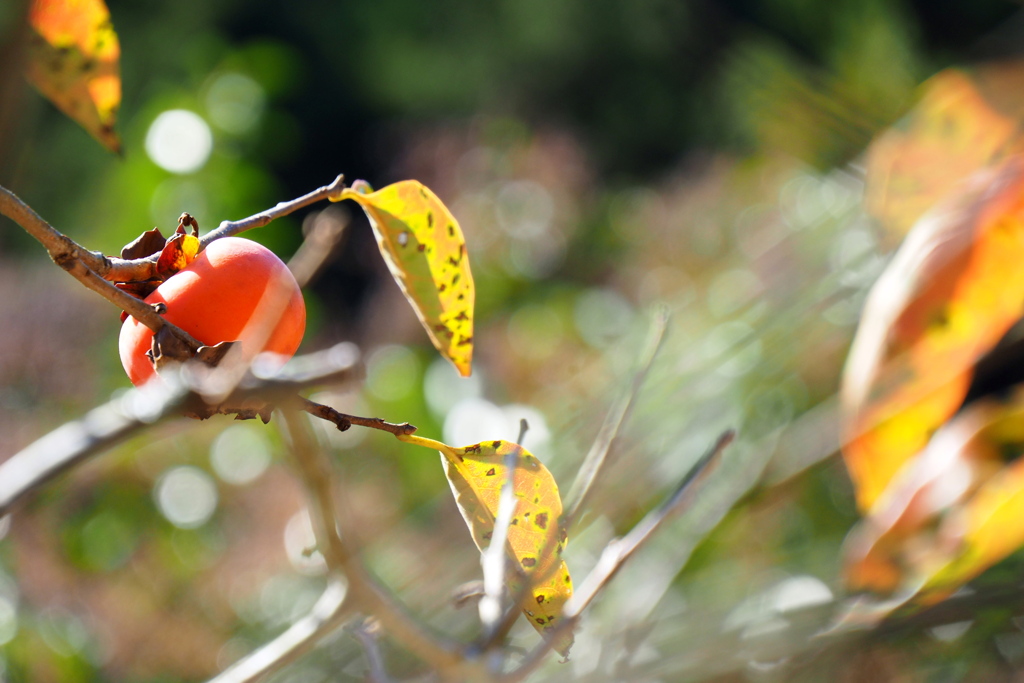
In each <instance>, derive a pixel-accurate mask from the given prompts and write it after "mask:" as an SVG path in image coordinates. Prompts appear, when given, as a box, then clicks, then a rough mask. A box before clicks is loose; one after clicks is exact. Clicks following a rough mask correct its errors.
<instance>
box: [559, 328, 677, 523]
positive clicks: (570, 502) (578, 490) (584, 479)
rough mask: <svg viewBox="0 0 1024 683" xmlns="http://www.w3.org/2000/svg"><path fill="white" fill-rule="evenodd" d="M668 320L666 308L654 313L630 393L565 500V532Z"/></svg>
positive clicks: (607, 419) (604, 427) (606, 422)
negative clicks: (644, 349)
mask: <svg viewBox="0 0 1024 683" xmlns="http://www.w3.org/2000/svg"><path fill="white" fill-rule="evenodd" d="M668 317H669V316H668V310H667V309H660V310H658V311H656V312H655V314H654V319H653V320H652V321H651V331H650V336H649V339H648V342H647V347H646V351H645V352H644V354H643V355H642V356H641V360H640V365H639V367H638V369H637V371H636V373H635V374H634V375H633V381H632V382H631V383H630V386H629V390H628V391H627V392H626V393H625V394H623V396H622V397H621V398H620V399H619V400H618V402H617V403H616V404H615V406H614V407H613V408H612V409H611V410H610V411H608V415H607V417H605V419H604V423H603V424H602V425H601V431H599V432H598V434H597V438H596V439H594V445H593V446H591V448H590V452H588V453H587V457H586V458H584V460H583V464H582V465H581V466H580V469H579V471H578V472H577V474H576V479H575V480H574V481H573V483H572V486H571V487H570V488H569V493H568V495H566V497H565V500H566V501H567V502H566V506H565V508H566V511H565V512H564V513H563V514H562V521H561V525H562V528H563V529H568V528H569V527H570V526H572V524H573V522H575V521H576V519H577V517H578V515H579V513H580V510H582V509H583V504H584V503H585V502H586V500H587V496H588V494H589V493H590V489H591V487H593V485H594V482H595V481H596V480H597V476H598V474H599V473H600V471H601V468H602V466H603V465H604V463H605V460H606V459H607V457H608V453H609V451H610V450H611V447H612V445H613V444H614V443H615V439H616V437H617V436H618V434H619V430H620V429H621V428H622V425H623V423H624V422H625V421H626V418H627V417H628V416H629V410H630V407H631V406H632V405H633V401H634V400H636V396H637V393H639V391H640V387H641V386H642V385H643V383H644V380H645V379H646V378H647V373H648V372H649V371H650V369H651V363H653V362H654V358H655V356H657V354H658V351H659V349H660V348H661V343H662V340H663V339H664V338H665V328H666V327H667V326H668Z"/></svg>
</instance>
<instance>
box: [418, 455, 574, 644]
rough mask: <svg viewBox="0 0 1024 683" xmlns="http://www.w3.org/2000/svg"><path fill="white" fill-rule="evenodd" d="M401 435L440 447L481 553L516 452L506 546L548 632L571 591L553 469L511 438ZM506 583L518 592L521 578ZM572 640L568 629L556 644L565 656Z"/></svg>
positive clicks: (529, 610)
mask: <svg viewBox="0 0 1024 683" xmlns="http://www.w3.org/2000/svg"><path fill="white" fill-rule="evenodd" d="M398 438H399V439H401V440H403V441H407V442H409V443H414V444H417V445H420V446H424V447H426V448H433V449H437V450H439V451H440V452H441V462H442V463H443V464H444V468H445V474H446V475H447V477H448V482H449V483H450V484H451V487H452V493H454V494H455V500H456V502H457V503H458V505H459V510H460V511H461V512H462V516H463V518H465V520H466V524H467V525H468V526H469V530H470V533H471V534H472V535H473V541H474V542H475V543H476V546H477V548H479V549H480V551H481V552H483V551H484V550H485V549H486V548H487V546H488V545H490V541H491V535H492V534H493V532H494V520H495V517H496V516H497V514H498V501H499V498H500V495H501V487H502V486H503V485H504V483H505V481H506V479H507V478H508V469H507V468H506V467H505V457H506V455H508V454H509V453H511V452H513V451H515V452H516V454H517V455H516V466H515V474H514V478H513V488H514V490H515V495H516V498H517V502H516V508H515V512H514V513H513V517H512V523H511V525H510V526H509V529H508V539H507V542H506V548H505V550H506V553H507V555H508V556H509V558H511V560H513V561H514V563H515V566H516V568H517V572H516V573H515V574H512V576H516V575H518V573H519V572H520V571H521V572H522V575H525V577H526V579H527V580H529V581H530V582H531V584H532V585H531V589H530V591H529V594H528V595H527V597H526V598H525V600H524V601H523V603H522V604H521V607H522V610H523V614H524V616H525V617H526V618H527V620H529V622H530V624H531V625H532V626H533V627H534V628H535V629H537V631H538V632H539V633H540V634H541V635H543V636H545V637H547V636H548V635H549V632H550V631H551V630H552V629H554V628H555V622H556V621H557V620H558V619H559V618H560V617H561V614H562V607H563V606H564V605H565V602H566V601H567V600H568V599H569V598H570V597H571V596H572V578H571V577H570V576H569V569H568V568H567V567H566V565H565V562H564V561H562V559H561V556H562V550H563V549H564V547H565V543H566V540H567V538H566V535H565V532H564V530H563V529H561V527H560V526H559V518H560V517H561V515H562V499H561V496H560V495H559V493H558V485H557V484H556V483H555V479H554V477H552V476H551V472H549V471H548V469H547V468H546V467H544V465H543V464H542V463H541V462H540V460H538V459H537V457H536V456H534V455H533V454H532V453H530V452H529V451H527V450H526V449H525V448H523V447H522V446H520V445H519V444H516V443H512V442H510V441H501V440H495V441H486V442H484V443H478V444H475V445H473V446H466V447H464V448H452V447H450V446H447V445H445V444H443V443H440V442H437V441H433V440H431V439H424V438H422V437H418V436H415V435H407V436H399V437H398ZM545 551H546V552H545ZM534 577H536V578H534ZM538 579H539V580H538ZM508 583H509V586H510V589H511V591H512V592H513V593H514V592H515V591H516V590H517V586H516V584H517V583H518V582H517V581H514V580H513V581H509V582H508ZM572 643H573V636H572V633H571V632H566V633H565V634H564V635H562V636H561V637H560V638H559V640H558V641H557V642H556V643H554V647H555V649H556V650H557V651H558V652H560V653H561V654H562V655H563V656H564V655H566V654H568V651H569V648H570V647H571V646H572Z"/></svg>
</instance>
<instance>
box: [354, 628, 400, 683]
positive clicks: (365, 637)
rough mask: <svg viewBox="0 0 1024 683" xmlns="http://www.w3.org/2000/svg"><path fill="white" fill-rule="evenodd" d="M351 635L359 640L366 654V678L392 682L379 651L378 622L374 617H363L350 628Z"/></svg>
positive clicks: (371, 680)
mask: <svg viewBox="0 0 1024 683" xmlns="http://www.w3.org/2000/svg"><path fill="white" fill-rule="evenodd" d="M351 633H352V637H353V638H355V639H356V640H357V641H359V644H360V645H362V647H363V652H364V653H365V654H366V663H367V665H369V668H370V671H369V674H368V679H369V681H370V683H392V678H391V677H390V676H389V675H388V671H387V667H386V666H385V665H384V655H383V653H381V651H380V642H379V637H380V624H379V622H377V621H376V620H374V619H364V620H363V621H362V622H361V623H359V624H356V625H355V626H354V627H353V628H352V630H351Z"/></svg>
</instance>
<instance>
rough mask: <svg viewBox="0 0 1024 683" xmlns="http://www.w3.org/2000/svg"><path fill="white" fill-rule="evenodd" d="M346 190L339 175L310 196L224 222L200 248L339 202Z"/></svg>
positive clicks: (341, 176)
mask: <svg viewBox="0 0 1024 683" xmlns="http://www.w3.org/2000/svg"><path fill="white" fill-rule="evenodd" d="M343 189H345V176H343V175H339V176H338V177H337V178H335V179H334V181H333V182H331V184H330V185H324V186H323V187H318V188H317V189H315V190H313V191H312V192H310V193H308V194H304V195H302V196H301V197H298V198H297V199H293V200H291V201H288V202H279V203H278V204H277V205H276V206H274V207H273V208H271V209H267V210H266V211H260V212H259V213H257V214H254V215H252V216H249V217H248V218H243V219H242V220H238V221H222V222H221V224H220V225H219V226H217V228H216V229H215V230H211V231H210V232H208V233H206V234H205V235H203V237H202V238H200V240H199V248H200V249H204V248H205V247H206V246H207V245H209V244H210V242H213V241H214V240H219V239H220V238H222V237H231V236H232V235H237V234H239V233H242V232H245V231H246V230H252V229H253V228H262V227H263V226H264V225H267V224H268V223H270V222H271V221H273V220H274V219H275V218H280V217H281V216H287V215H288V214H290V213H292V212H293V211H298V210H299V209H301V208H303V207H306V206H309V205H310V204H315V203H316V202H319V201H321V200H323V199H332V200H337V198H338V197H340V196H341V191H342V190H343Z"/></svg>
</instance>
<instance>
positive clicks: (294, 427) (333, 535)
mask: <svg viewBox="0 0 1024 683" xmlns="http://www.w3.org/2000/svg"><path fill="white" fill-rule="evenodd" d="M284 416H285V423H286V424H287V425H288V433H289V434H290V435H291V437H292V452H293V454H294V456H295V462H296V464H297V465H298V468H299V474H300V476H301V477H302V479H303V482H304V483H305V485H306V489H307V490H308V492H309V494H310V496H311V498H312V503H313V516H314V517H315V519H314V528H316V527H319V532H318V543H319V544H320V546H321V552H323V554H324V559H325V560H326V562H327V566H328V568H329V569H330V570H331V571H334V572H337V573H338V574H341V575H343V576H344V577H345V579H346V580H347V581H348V595H349V596H350V599H351V602H352V605H353V607H354V608H358V609H360V610H362V611H365V612H366V613H367V614H372V615H373V616H375V617H376V618H377V619H379V620H380V622H381V624H383V626H384V627H385V629H386V630H387V631H388V633H390V634H391V636H392V637H393V638H395V640H397V641H398V642H399V643H401V644H402V646H404V647H405V648H406V649H408V650H409V651H410V652H412V653H413V654H415V655H416V656H417V657H419V658H420V659H422V660H423V661H424V662H426V663H427V664H429V665H430V666H431V667H432V668H433V669H434V670H436V671H438V672H445V671H449V670H451V669H452V668H454V667H457V666H458V665H459V664H460V663H461V662H463V661H464V659H463V656H462V654H461V648H460V647H459V646H458V645H457V644H455V643H452V642H450V641H448V640H446V639H441V638H439V637H437V636H434V635H433V634H431V633H429V632H428V631H427V630H426V629H425V628H424V627H423V626H422V625H421V624H420V623H419V622H418V621H417V620H416V619H415V618H414V617H413V616H412V615H410V614H409V613H408V612H406V611H405V609H404V608H403V607H402V605H401V604H400V603H399V602H398V600H397V598H396V597H395V596H394V595H392V594H391V593H390V592H389V591H387V590H386V589H385V588H383V587H381V586H380V585H378V584H377V582H376V580H375V579H374V578H373V577H372V576H371V575H370V573H369V572H368V571H367V569H366V568H365V567H364V566H363V564H362V562H361V561H360V560H359V557H358V552H357V551H356V549H355V548H352V547H350V546H351V539H352V538H353V537H354V534H351V533H350V534H344V535H343V534H342V531H341V529H340V528H339V527H340V525H341V517H339V515H338V514H337V506H336V504H335V498H334V491H333V487H334V485H335V481H336V478H335V477H334V476H333V472H332V470H331V467H330V463H329V461H328V460H327V456H326V454H325V453H324V452H323V450H322V449H321V448H320V446H319V444H318V443H317V442H316V440H315V439H314V438H313V436H312V434H311V433H310V430H309V424H308V423H307V422H306V421H305V420H304V419H302V418H301V415H300V414H299V413H298V412H297V411H294V410H288V411H285V413H284ZM343 536H344V537H345V538H348V539H349V541H348V545H346V543H345V541H343Z"/></svg>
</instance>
